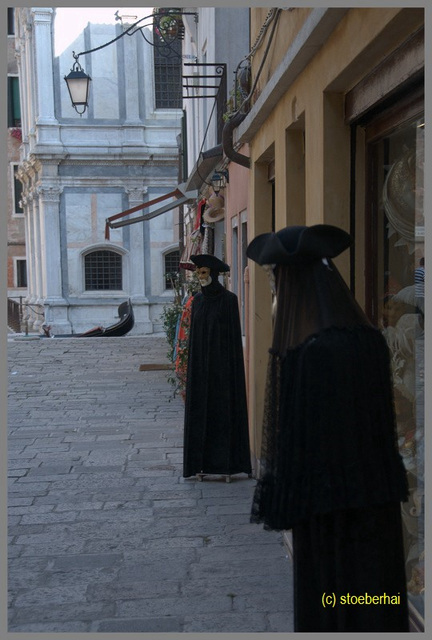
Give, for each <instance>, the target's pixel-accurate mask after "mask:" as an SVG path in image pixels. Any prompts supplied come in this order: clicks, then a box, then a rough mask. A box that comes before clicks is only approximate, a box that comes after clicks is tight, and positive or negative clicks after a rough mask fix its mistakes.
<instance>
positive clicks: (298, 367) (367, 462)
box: [248, 225, 408, 632]
mask: <svg viewBox="0 0 432 640" xmlns="http://www.w3.org/2000/svg"><path fill="white" fill-rule="evenodd" d="M317 226H318V227H320V232H321V231H322V230H323V229H322V228H323V227H326V226H327V225H317ZM329 228H330V227H329ZM290 229H293V230H294V229H297V230H296V231H295V232H294V231H293V232H292V233H291V231H290ZM308 229H312V230H314V227H310V228H308ZM339 231H341V230H339ZM279 233H280V235H279V237H278V238H275V236H277V234H266V238H265V239H264V242H263V238H262V237H261V240H260V241H258V242H257V243H255V244H252V243H251V245H249V246H250V248H251V250H250V252H249V254H248V255H249V257H251V258H252V259H254V260H256V261H257V262H259V263H260V264H264V262H263V261H261V260H265V261H268V262H269V263H273V265H274V266H275V276H276V290H277V311H276V318H275V326H274V335H273V344H272V348H271V349H270V356H269V365H268V374H267V388H266V399H265V410H264V414H265V415H264V424H263V444H262V452H261V468H260V475H259V478H258V482H257V486H256V489H255V494H254V499H253V505H252V516H251V520H252V521H253V522H263V523H264V526H265V528H268V529H278V530H279V529H292V535H293V558H294V616H295V631H366V632H370V631H408V608H407V594H406V579H405V563H404V551H403V539H402V523H401V513H400V501H402V500H406V499H407V494H408V487H407V479H406V472H405V469H404V466H403V462H402V459H401V456H400V455H399V452H398V450H397V439H396V423H395V415H394V406H393V396H392V380H391V370H390V356H389V351H388V347H387V343H386V341H385V339H384V337H383V336H382V334H381V332H380V331H379V330H378V329H376V328H375V327H373V326H372V325H371V324H370V322H369V321H368V319H367V318H366V316H365V315H364V313H363V311H362V310H361V308H360V306H359V305H358V304H357V302H356V301H355V299H354V297H353V296H352V294H351V292H350V291H349V289H348V287H347V286H346V284H345V282H344V280H343V279H342V277H341V275H340V274H339V272H338V270H337V269H336V267H335V265H334V264H333V262H332V261H331V259H324V260H323V259H322V257H320V253H321V252H322V250H321V252H320V250H319V247H318V249H316V248H314V246H313V243H310V242H308V240H307V238H306V239H305V237H303V240H306V241H305V250H302V247H301V241H300V245H297V244H296V242H295V241H294V242H291V245H286V246H288V251H285V256H284V255H283V253H284V251H283V250H282V251H281V247H282V249H283V244H284V243H283V242H282V243H281V242H280V241H281V239H282V240H286V239H287V237H288V239H289V240H290V241H293V240H296V238H297V239H298V238H300V237H301V233H302V231H301V228H287V229H286V230H283V231H282V232H279ZM308 233H309V232H308ZM299 234H300V235H299ZM312 235H313V231H312ZM281 236H282V238H281ZM267 238H269V239H270V241H271V243H272V244H273V246H277V252H278V255H277V256H276V255H275V253H274V252H273V251H272V249H271V248H270V249H269V245H268V243H267ZM316 239H317V238H316V237H315V238H314V240H316ZM338 239H340V236H338ZM253 242H254V241H253ZM318 245H319V243H318ZM257 248H258V252H257V251H256V249H257ZM343 248H344V247H342V248H341V247H339V248H338V249H337V251H336V252H334V253H333V254H332V253H331V252H330V251H328V250H327V251H326V253H327V255H337V253H339V252H340V251H342V250H343ZM307 249H310V250H311V251H312V253H308V251H307ZM263 256H264V257H263ZM324 594H325V595H324ZM351 596H355V598H358V597H360V598H363V600H361V602H363V604H359V603H358V600H356V601H355V602H356V604H348V601H349V598H350V597H351ZM373 596H381V597H382V598H381V600H376V599H375V600H374V601H371V602H370V603H369V604H364V602H365V599H366V598H367V597H369V598H370V597H373ZM385 596H387V597H388V598H387V600H386V598H385ZM392 596H393V597H394V598H396V600H393V604H391V603H390V600H389V599H390V598H391V597H392ZM326 597H327V600H326V599H325V598H326ZM351 600H352V599H351ZM333 604H334V606H333ZM324 605H326V606H324Z"/></svg>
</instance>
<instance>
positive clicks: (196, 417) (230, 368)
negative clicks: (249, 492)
mask: <svg viewBox="0 0 432 640" xmlns="http://www.w3.org/2000/svg"><path fill="white" fill-rule="evenodd" d="M202 266H206V265H202ZM217 276H218V271H215V270H212V271H211V277H212V282H211V284H209V285H208V286H205V287H201V292H199V293H197V294H195V296H194V299H193V303H192V311H191V324H190V332H189V352H188V365H187V382H186V400H185V422H184V449H183V463H184V464H183V476H184V477H185V478H187V477H190V476H193V475H196V474H199V473H204V474H224V475H231V474H236V473H242V472H243V473H248V474H249V473H251V471H252V469H251V461H250V450H249V430H248V417H247V402H246V384H245V373H244V360H243V345H242V337H241V328H240V316H239V310H238V300H237V296H236V295H235V294H234V293H232V292H230V291H227V290H226V289H225V288H224V287H223V286H222V285H221V284H220V282H218V280H217Z"/></svg>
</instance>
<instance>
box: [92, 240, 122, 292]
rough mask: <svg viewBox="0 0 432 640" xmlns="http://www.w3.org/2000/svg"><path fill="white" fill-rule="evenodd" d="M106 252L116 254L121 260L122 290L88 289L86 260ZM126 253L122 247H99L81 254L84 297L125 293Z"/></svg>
mask: <svg viewBox="0 0 432 640" xmlns="http://www.w3.org/2000/svg"><path fill="white" fill-rule="evenodd" d="M102 251H106V252H109V253H112V254H116V255H118V256H119V257H120V258H121V262H120V265H121V288H120V289H106V288H101V289H87V288H86V258H87V257H88V256H90V255H91V254H94V253H97V252H102ZM125 253H126V252H125V251H124V250H123V249H121V248H120V247H115V246H111V245H108V246H106V245H97V246H93V247H90V248H87V249H86V250H85V251H83V252H82V253H81V269H82V292H83V295H84V296H95V295H97V296H112V295H118V294H122V293H124V291H125V280H126V268H125V266H126V265H125V262H126V261H125Z"/></svg>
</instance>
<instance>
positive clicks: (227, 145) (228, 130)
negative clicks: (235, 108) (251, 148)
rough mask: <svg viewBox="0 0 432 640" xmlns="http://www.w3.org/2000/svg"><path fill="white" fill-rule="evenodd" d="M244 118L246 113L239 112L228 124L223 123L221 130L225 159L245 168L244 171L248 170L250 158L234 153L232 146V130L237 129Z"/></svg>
mask: <svg viewBox="0 0 432 640" xmlns="http://www.w3.org/2000/svg"><path fill="white" fill-rule="evenodd" d="M246 116H247V113H241V112H240V111H239V112H238V113H236V114H235V115H234V116H233V117H232V118H231V119H230V120H228V122H226V123H225V126H224V128H223V130H222V147H223V151H224V154H225V155H226V157H227V158H229V159H230V160H232V161H233V162H235V163H236V164H241V165H242V166H243V167H246V169H250V158H249V157H248V156H245V155H243V154H242V153H238V151H236V150H235V149H234V146H233V133H234V129H235V128H236V127H238V126H239V124H240V123H241V122H243V120H244V119H245V118H246Z"/></svg>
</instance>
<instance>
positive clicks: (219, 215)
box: [203, 193, 225, 223]
mask: <svg viewBox="0 0 432 640" xmlns="http://www.w3.org/2000/svg"><path fill="white" fill-rule="evenodd" d="M207 202H208V205H209V206H208V207H207V209H206V210H205V211H204V215H203V218H204V220H205V221H206V222H209V223H211V222H219V220H223V219H224V217H225V209H224V206H225V198H224V197H223V195H222V194H220V193H219V194H216V193H212V195H211V196H210V198H209V199H208V201H207Z"/></svg>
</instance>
